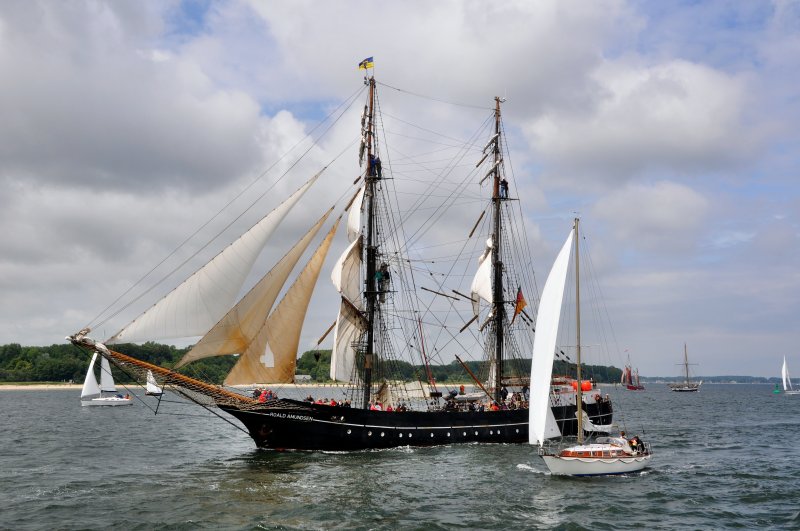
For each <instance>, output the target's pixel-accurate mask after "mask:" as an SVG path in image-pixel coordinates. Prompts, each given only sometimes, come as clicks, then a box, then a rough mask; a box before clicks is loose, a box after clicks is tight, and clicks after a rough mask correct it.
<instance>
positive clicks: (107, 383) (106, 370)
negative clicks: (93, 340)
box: [100, 356, 117, 393]
mask: <svg viewBox="0 0 800 531" xmlns="http://www.w3.org/2000/svg"><path fill="white" fill-rule="evenodd" d="M100 391H101V392H107V393H116V392H117V386H116V385H115V384H114V377H113V376H111V365H110V364H109V363H108V360H107V359H106V358H105V357H103V356H101V357H100Z"/></svg>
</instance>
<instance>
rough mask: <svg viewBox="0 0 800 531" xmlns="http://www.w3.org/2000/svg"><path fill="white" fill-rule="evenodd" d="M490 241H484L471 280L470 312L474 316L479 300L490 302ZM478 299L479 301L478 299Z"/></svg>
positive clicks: (477, 309) (478, 307)
mask: <svg viewBox="0 0 800 531" xmlns="http://www.w3.org/2000/svg"><path fill="white" fill-rule="evenodd" d="M491 256H492V239H491V238H489V239H488V240H486V249H485V250H484V251H483V254H482V255H481V256H480V258H479V259H478V264H479V265H478V271H477V272H476V273H475V277H474V278H473V279H472V287H471V288H470V290H471V291H472V310H473V312H474V314H475V315H478V312H479V311H480V299H483V300H485V301H486V302H489V303H491V302H492V260H491ZM478 297H480V299H479V298H478Z"/></svg>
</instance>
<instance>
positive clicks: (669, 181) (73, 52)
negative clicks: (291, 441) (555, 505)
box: [0, 0, 800, 376]
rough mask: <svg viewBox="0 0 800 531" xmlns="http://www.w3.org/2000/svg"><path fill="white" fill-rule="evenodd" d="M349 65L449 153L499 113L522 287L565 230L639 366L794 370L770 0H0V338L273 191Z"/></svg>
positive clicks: (786, 111)
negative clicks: (520, 218)
mask: <svg viewBox="0 0 800 531" xmlns="http://www.w3.org/2000/svg"><path fill="white" fill-rule="evenodd" d="M370 55H371V56H374V57H375V63H376V70H375V74H376V76H377V77H379V79H380V80H381V81H383V82H384V83H386V84H388V85H391V86H393V87H398V88H402V89H404V90H405V91H408V92H411V93H417V94H424V95H428V96H430V97H431V98H436V99H440V100H442V101H447V102H459V103H461V104H464V106H461V107H459V106H448V107H446V109H447V110H445V111H442V114H441V116H437V117H436V118H437V128H438V130H442V131H447V130H453V131H457V132H458V133H457V134H456V133H455V132H454V136H456V137H459V138H461V137H464V136H466V134H462V133H463V131H468V130H469V127H470V126H467V125H465V124H472V126H475V127H477V125H478V124H479V123H480V120H482V119H483V118H485V112H484V111H482V110H479V111H470V110H469V109H471V107H469V106H475V107H484V108H488V107H490V106H491V102H492V98H493V97H494V96H495V95H500V96H503V97H505V98H506V99H507V102H506V103H505V105H504V122H505V125H506V128H507V131H508V132H509V146H510V148H511V159H512V163H513V165H514V172H515V180H516V183H515V184H516V188H517V190H518V191H519V194H520V196H521V197H522V198H523V205H524V208H525V209H526V214H527V216H528V222H529V224H530V227H531V231H530V234H531V235H532V236H531V237H532V239H533V240H535V241H532V242H531V247H532V248H533V249H534V250H535V255H536V256H535V259H536V262H537V263H536V264H535V267H536V269H537V274H538V275H539V276H540V278H544V276H545V274H546V271H547V269H548V268H549V266H550V264H551V263H552V259H553V257H554V255H555V253H556V251H557V249H558V247H559V246H560V244H561V242H562V241H563V238H564V236H565V234H566V229H567V228H568V221H569V219H571V217H572V216H573V213H574V212H580V214H581V216H582V218H583V219H584V224H585V225H586V226H587V227H591V229H588V230H589V232H590V233H591V235H592V239H593V242H594V243H593V250H594V251H596V252H598V254H599V256H598V257H596V258H595V259H596V260H597V263H598V264H600V268H601V269H602V271H603V272H604V275H603V283H604V287H603V289H604V291H605V293H606V294H610V295H611V297H610V298H611V300H612V302H611V303H610V308H611V311H612V313H614V314H616V318H617V319H618V324H617V325H616V326H615V330H614V333H615V335H616V337H617V339H618V341H619V342H620V343H621V344H623V346H624V347H625V348H627V349H628V350H629V351H630V352H631V353H632V356H633V358H634V361H635V363H636V364H637V365H638V366H639V367H640V370H641V372H642V374H645V375H674V374H677V368H676V365H675V363H676V362H677V361H679V358H680V357H681V355H682V350H683V343H684V342H686V343H688V345H689V353H690V356H691V358H692V359H693V361H695V362H697V363H698V364H699V366H698V367H697V368H696V372H697V373H698V374H749V375H761V376H775V375H777V374H778V371H779V368H780V363H781V358H782V356H784V355H786V356H787V357H788V358H789V360H790V366H791V364H792V363H793V364H794V366H795V367H796V369H795V370H796V372H798V373H800V341H798V337H800V332H798V326H797V324H798V323H797V315H798V313H799V312H798V310H799V309H800V308H799V307H800V274H799V273H798V264H800V245H798V243H799V242H798V234H799V233H798V231H799V230H800V225H799V223H800V219H798V216H800V197H799V194H798V190H799V189H800V184H799V183H798V178H797V175H796V174H797V170H798V168H799V167H800V160H798V155H797V149H796V147H797V145H799V144H800V138H799V136H800V135H799V133H800V82H798V81H800V80H798V77H800V74H798V72H800V3H798V2H792V1H774V2H767V1H764V2H722V1H719V2H716V1H707V2H696V1H686V2H681V1H671V2H662V1H652V2H648V1H632V2H626V1H622V0H619V1H596V2H578V1H575V2H571V1H560V0H559V1H557V0H552V1H550V0H542V1H520V2H512V1H504V2H482V1H475V2H455V1H453V2H448V1H443V2H429V1H409V2H355V1H343V2H325V1H292V2H288V1H286V2H277V1H252V2H247V1H220V2H205V1H200V0H197V1H186V2H178V1H173V2H164V1H159V2H155V1H152V2H101V1H85V2H84V1H78V0H75V1H72V2H37V1H34V0H19V1H14V0H10V1H5V2H2V3H0V71H2V76H0V185H2V192H0V226H2V231H0V290H2V291H1V293H2V295H0V343H10V342H18V343H22V344H24V345H45V344H50V343H55V342H61V341H63V337H64V336H65V335H66V334H68V333H72V332H74V331H75V330H77V329H79V328H80V327H82V326H84V325H85V324H87V323H88V322H90V321H92V320H93V319H94V317H95V316H96V315H97V314H98V313H99V312H100V311H101V310H103V308H105V307H106V306H107V305H108V304H110V303H112V302H113V301H114V300H115V299H116V297H117V296H118V295H120V294H121V293H123V292H124V291H125V290H126V289H127V288H129V287H130V286H131V284H132V283H133V282H135V281H136V280H137V279H139V278H140V277H142V275H144V274H145V273H147V271H149V270H150V268H152V267H153V266H155V265H156V264H157V263H158V262H159V261H160V260H161V259H162V258H164V256H166V255H167V253H169V252H170V251H171V250H172V249H174V248H175V247H176V246H177V245H178V244H179V243H180V242H181V241H183V240H184V239H185V238H186V237H187V236H189V235H191V234H192V233H193V232H194V231H196V230H198V228H200V227H201V226H202V224H203V223H204V222H205V221H207V220H208V219H209V218H211V216H212V215H213V214H214V213H215V212H217V211H218V210H219V209H220V208H222V207H223V205H225V204H226V203H227V202H228V201H233V200H235V199H236V197H237V194H240V193H242V192H243V191H244V195H243V196H242V197H239V200H240V201H245V200H246V199H247V198H248V197H253V198H255V197H257V196H259V195H261V194H263V193H265V192H267V195H268V196H269V195H270V192H275V193H277V192H281V193H282V192H284V191H285V190H289V189H291V188H292V187H294V186H296V184H297V182H296V181H295V182H291V183H289V182H286V180H283V181H280V182H278V184H274V182H275V179H274V178H273V179H272V183H273V184H272V185H269V184H266V183H267V182H268V180H267V179H262V180H259V181H257V184H256V185H254V186H253V187H252V188H248V185H250V184H251V183H253V182H254V181H256V179H257V178H258V177H259V176H261V175H262V174H263V173H264V172H265V171H266V170H268V169H270V168H272V165H273V164H276V162H277V164H276V166H275V167H274V168H272V170H270V171H271V172H272V174H273V175H281V174H282V171H283V169H285V166H286V165H287V164H288V162H287V161H285V160H280V159H279V157H280V156H281V154H283V153H284V152H286V150H287V149H288V148H290V147H291V146H293V145H294V144H295V143H297V142H299V141H302V139H303V137H304V135H305V134H306V133H308V132H310V131H311V130H312V128H313V127H314V126H315V125H316V124H317V123H318V121H319V120H320V119H321V118H322V117H324V116H325V115H327V114H328V113H329V112H331V111H332V110H334V109H336V108H337V106H339V105H340V104H341V103H342V102H345V101H348V99H349V98H350V97H352V96H353V95H355V94H357V93H358V91H359V90H360V89H361V86H362V78H361V73H359V71H358V70H357V69H356V68H355V65H356V64H357V63H358V61H360V60H361V59H363V58H364V57H366V56H370ZM383 97H384V98H386V99H388V98H389V94H384V96H383ZM382 101H383V100H382ZM481 113H483V114H481ZM350 132H351V133H352V132H353V131H352V130H351V131H350ZM337 134H339V136H340V137H341V138H338V139H337V140H339V142H338V144H336V143H335V142H334V140H331V141H330V143H331V147H327V146H318V147H317V148H315V152H314V153H312V159H313V158H316V159H317V160H318V161H320V162H322V163H325V162H327V161H328V160H330V158H332V157H334V156H336V155H337V154H338V151H339V150H340V149H341V146H342V142H345V143H346V142H347V141H349V140H350V139H349V137H347V136H346V134H345V133H344V132H342V133H337ZM334 144H335V145H336V146H338V147H337V148H334V147H332V146H334ZM348 156H349V160H348V163H349V164H350V165H351V166H350V168H351V169H349V170H344V169H340V170H338V171H339V172H340V173H341V174H342V175H344V176H346V177H347V178H351V177H354V176H355V175H356V174H357V166H356V165H355V164H354V161H355V156H354V155H348ZM348 172H349V173H348ZM270 186H274V188H270ZM327 186H330V182H328V183H327V184H324V185H322V187H321V191H318V192H315V193H316V194H317V196H316V197H317V198H319V199H323V198H326V197H328V195H329V194H330V191H329V190H328V189H327V188H326V187H327ZM259 187H260V188H259ZM326 194H327V195H326ZM312 195H313V194H312ZM312 199H313V197H312ZM272 206H274V204H273V205H272ZM248 215H249V214H248ZM241 223H243V224H245V223H252V219H251V220H248V219H247V216H245V217H244V218H243V219H242V220H241ZM287 224H288V226H289V228H295V230H297V231H300V230H301V228H302V227H306V226H307V225H308V223H307V219H305V218H304V217H303V215H302V209H301V215H299V216H297V217H295V218H291V217H290V218H289V219H287ZM209 230H215V229H214V227H213V223H212V227H210V228H209ZM302 230H304V229H302ZM309 319H319V320H320V322H321V321H323V320H324V321H327V319H328V318H327V317H326V318H322V317H321V316H317V315H316V314H313V312H312V314H310V315H309ZM109 326H110V325H109ZM323 329H324V328H323ZM104 332H106V334H105V335H110V333H111V332H113V331H112V330H104ZM98 335H104V334H98ZM791 360H794V361H793V362H792V361H791Z"/></svg>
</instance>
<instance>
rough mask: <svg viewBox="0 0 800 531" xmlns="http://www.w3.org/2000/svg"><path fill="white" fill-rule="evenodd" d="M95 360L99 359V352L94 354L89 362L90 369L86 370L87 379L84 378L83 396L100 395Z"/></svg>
mask: <svg viewBox="0 0 800 531" xmlns="http://www.w3.org/2000/svg"><path fill="white" fill-rule="evenodd" d="M95 360H97V352H95V353H94V354H93V355H92V361H90V362H89V370H88V371H87V372H86V379H85V380H83V389H81V398H93V397H96V396H100V386H99V385H97V377H95V375H94V362H95Z"/></svg>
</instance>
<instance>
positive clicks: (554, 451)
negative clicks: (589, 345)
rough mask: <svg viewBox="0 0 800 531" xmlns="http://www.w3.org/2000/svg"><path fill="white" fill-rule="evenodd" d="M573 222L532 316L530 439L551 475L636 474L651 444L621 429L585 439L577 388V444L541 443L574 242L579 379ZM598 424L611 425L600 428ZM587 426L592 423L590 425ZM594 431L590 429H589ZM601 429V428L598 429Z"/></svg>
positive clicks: (577, 322)
mask: <svg viewBox="0 0 800 531" xmlns="http://www.w3.org/2000/svg"><path fill="white" fill-rule="evenodd" d="M578 222H579V220H578V219H577V218H576V219H575V223H574V225H573V229H572V231H570V234H569V236H568V237H567V241H566V242H565V243H564V246H563V247H562V248H561V251H560V252H559V254H558V256H557V257H556V261H555V263H554V264H553V268H552V269H551V271H550V274H549V275H548V277H547V281H546V282H545V285H544V290H543V291H542V297H541V301H540V303H539V313H538V315H537V316H536V331H537V332H536V338H535V340H534V343H533V360H532V362H531V395H530V397H531V398H530V405H529V410H528V411H529V414H530V419H529V424H530V426H529V430H528V436H529V442H530V443H531V444H538V445H539V455H540V456H541V457H542V459H543V460H544V463H545V465H547V468H548V469H549V470H550V473H551V474H554V475H568V476H601V475H613V474H627V473H630V472H638V471H640V470H642V469H644V468H645V467H646V466H647V463H648V462H649V461H650V459H651V458H652V452H651V450H650V444H649V443H645V442H643V441H641V440H640V439H639V438H638V437H633V438H631V439H630V440H628V439H626V438H625V437H624V435H625V432H621V433H620V436H619V437H609V436H600V437H596V438H595V439H593V441H591V442H586V441H584V430H585V429H587V427H586V420H587V419H586V417H585V412H584V411H582V393H581V386H578V389H577V404H578V412H580V413H584V415H581V414H578V415H577V417H578V431H577V439H578V440H577V444H575V445H571V446H568V447H567V448H564V449H558V448H551V447H548V446H545V440H547V439H551V438H552V437H553V435H552V430H549V429H548V425H550V426H552V424H553V423H552V421H548V420H549V419H548V411H549V407H548V406H549V400H550V397H549V387H550V374H551V372H552V370H553V358H554V355H555V354H554V353H555V346H556V345H555V344H556V336H557V334H558V324H559V320H560V317H561V303H562V299H563V296H564V286H565V284H566V280H567V273H568V269H569V256H570V248H571V246H572V244H573V237H574V244H575V255H574V260H575V307H576V310H575V315H576V319H575V329H576V333H577V337H576V340H577V342H576V344H575V345H576V352H577V355H576V361H575V365H576V368H577V372H578V376H577V380H578V381H581V326H580V323H581V319H580V280H579V257H578V242H579V238H578ZM603 428H610V426H604V427H603ZM588 429H589V430H592V425H591V423H589V427H588ZM592 431H593V430H592ZM603 431H605V430H603Z"/></svg>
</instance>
